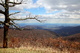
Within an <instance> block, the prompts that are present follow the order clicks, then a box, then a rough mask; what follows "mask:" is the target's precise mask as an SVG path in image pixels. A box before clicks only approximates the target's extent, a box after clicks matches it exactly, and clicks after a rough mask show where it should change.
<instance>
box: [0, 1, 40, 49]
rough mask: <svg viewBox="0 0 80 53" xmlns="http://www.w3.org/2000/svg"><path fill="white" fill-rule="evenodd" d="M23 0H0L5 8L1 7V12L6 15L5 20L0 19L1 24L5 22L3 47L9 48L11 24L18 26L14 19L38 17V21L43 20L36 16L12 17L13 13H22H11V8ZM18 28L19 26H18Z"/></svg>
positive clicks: (0, 3)
mask: <svg viewBox="0 0 80 53" xmlns="http://www.w3.org/2000/svg"><path fill="white" fill-rule="evenodd" d="M22 2H23V0H21V1H20V2H19V1H18V0H16V1H15V0H13V1H10V0H1V1H0V5H1V6H2V7H3V8H4V10H1V9H0V13H1V14H3V15H4V16H5V18H4V19H5V21H0V24H3V25H4V36H3V48H8V30H9V27H10V25H13V26H15V27H17V26H16V25H15V23H14V20H26V19H36V20H37V21H39V22H41V21H40V20H38V19H37V18H36V17H37V16H35V17H26V18H25V19H15V18H13V19H12V18H10V16H11V15H14V14H17V13H20V12H14V13H12V14H10V13H9V8H10V7H14V6H16V5H20V4H22ZM17 28H18V27H17Z"/></svg>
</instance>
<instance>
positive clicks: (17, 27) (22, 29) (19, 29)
mask: <svg viewBox="0 0 80 53" xmlns="http://www.w3.org/2000/svg"><path fill="white" fill-rule="evenodd" d="M13 26H14V27H16V28H17V29H19V30H23V29H22V28H20V27H18V26H16V25H15V24H13Z"/></svg>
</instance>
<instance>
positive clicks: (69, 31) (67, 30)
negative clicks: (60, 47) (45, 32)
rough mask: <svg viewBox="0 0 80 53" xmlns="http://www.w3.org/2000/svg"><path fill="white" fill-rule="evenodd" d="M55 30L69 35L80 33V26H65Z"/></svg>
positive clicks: (63, 34)
mask: <svg viewBox="0 0 80 53" xmlns="http://www.w3.org/2000/svg"><path fill="white" fill-rule="evenodd" d="M54 32H56V33H57V34H59V35H62V36H69V35H73V34H77V33H80V26H75V27H63V28H60V29H58V30H54Z"/></svg>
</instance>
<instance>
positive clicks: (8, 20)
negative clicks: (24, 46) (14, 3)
mask: <svg viewBox="0 0 80 53" xmlns="http://www.w3.org/2000/svg"><path fill="white" fill-rule="evenodd" d="M8 2H9V0H5V21H4V22H5V23H4V37H3V48H7V47H8V29H9V22H10V19H9V6H8Z"/></svg>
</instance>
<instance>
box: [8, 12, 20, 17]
mask: <svg viewBox="0 0 80 53" xmlns="http://www.w3.org/2000/svg"><path fill="white" fill-rule="evenodd" d="M18 13H20V12H15V13H12V14H10V15H9V16H11V15H14V14H18Z"/></svg>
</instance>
